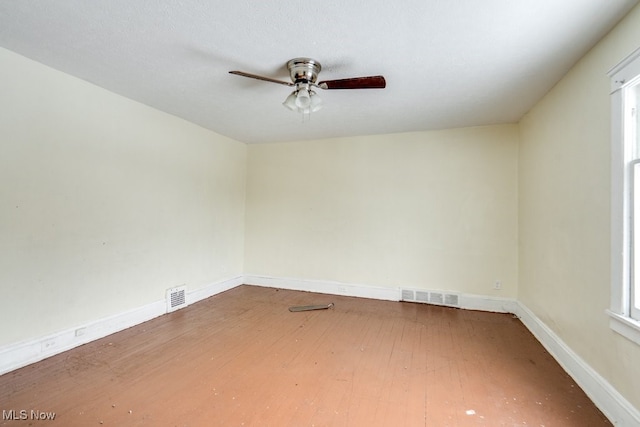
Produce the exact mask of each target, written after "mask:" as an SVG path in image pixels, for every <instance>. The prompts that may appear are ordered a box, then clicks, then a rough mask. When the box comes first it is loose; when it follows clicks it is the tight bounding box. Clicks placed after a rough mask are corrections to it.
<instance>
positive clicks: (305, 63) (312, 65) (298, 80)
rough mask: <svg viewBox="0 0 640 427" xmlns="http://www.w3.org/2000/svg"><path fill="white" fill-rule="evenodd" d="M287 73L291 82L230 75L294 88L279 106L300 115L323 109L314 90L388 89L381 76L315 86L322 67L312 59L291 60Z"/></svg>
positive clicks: (329, 81) (262, 77)
mask: <svg viewBox="0 0 640 427" xmlns="http://www.w3.org/2000/svg"><path fill="white" fill-rule="evenodd" d="M287 69H288V70H289V75H290V77H291V81H290V82H285V81H282V80H276V79H272V78H270V77H264V76H259V75H257V74H251V73H245V72H244V71H229V73H231V74H235V75H237V76H242V77H249V78H252V79H257V80H262V81H265V82H271V83H278V84H281V85H285V86H292V87H295V90H294V91H293V92H291V95H289V96H288V97H287V99H286V100H285V101H284V102H283V103H282V105H284V106H285V107H287V108H288V109H290V110H292V111H297V112H299V113H307V114H308V113H312V112H316V111H318V110H319V109H320V108H321V107H322V99H321V98H320V97H319V96H318V95H317V94H316V92H315V91H314V90H313V88H320V89H384V88H385V86H386V85H387V83H386V81H385V79H384V77H383V76H368V77H352V78H347V79H338V80H324V81H321V82H318V81H317V80H318V74H319V73H320V70H321V69H322V67H321V66H320V63H319V62H318V61H316V60H315V59H311V58H294V59H292V60H290V61H288V62H287Z"/></svg>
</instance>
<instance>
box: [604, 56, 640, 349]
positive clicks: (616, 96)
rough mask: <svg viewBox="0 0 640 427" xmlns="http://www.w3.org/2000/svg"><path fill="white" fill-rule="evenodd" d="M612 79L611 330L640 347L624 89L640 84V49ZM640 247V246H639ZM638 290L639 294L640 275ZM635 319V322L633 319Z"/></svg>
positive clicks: (618, 67)
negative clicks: (635, 299)
mask: <svg viewBox="0 0 640 427" xmlns="http://www.w3.org/2000/svg"><path fill="white" fill-rule="evenodd" d="M609 77H610V78H611V101H612V102H611V142H612V144H611V190H612V191H611V306H610V309H609V310H607V313H608V314H609V316H610V322H609V324H610V326H611V328H612V329H613V330H614V331H616V332H618V333H620V334H621V335H623V336H625V337H627V338H628V339H630V340H632V341H634V342H635V343H636V344H640V316H638V313H637V311H635V310H633V309H632V304H631V301H632V300H631V298H632V297H633V290H634V288H633V287H634V280H633V275H634V272H633V271H632V265H633V262H632V260H633V253H632V232H633V230H632V226H633V221H632V218H633V210H632V206H633V203H632V202H633V198H632V197H633V185H632V184H633V173H632V172H633V168H634V166H633V165H634V163H635V162H633V161H632V160H633V157H634V156H637V154H639V153H633V152H632V149H631V144H630V142H629V138H628V137H629V135H628V132H627V133H625V129H628V127H627V126H625V124H626V123H627V122H628V120H629V117H628V114H627V113H626V110H627V109H626V108H625V104H626V100H625V89H627V88H629V87H631V86H634V85H636V84H638V82H639V81H640V49H637V50H635V51H634V52H633V53H631V55H629V56H627V57H626V58H625V59H624V60H622V61H621V62H620V63H619V64H618V65H616V66H615V67H613V68H612V69H611V70H610V71H609ZM637 246H638V248H640V244H638V245H637ZM636 276H637V277H638V280H637V284H636V285H635V290H636V291H637V292H640V272H636ZM634 317H635V319H634Z"/></svg>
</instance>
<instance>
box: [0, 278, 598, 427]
mask: <svg viewBox="0 0 640 427" xmlns="http://www.w3.org/2000/svg"><path fill="white" fill-rule="evenodd" d="M329 302H333V303H335V307H334V308H332V309H329V310H319V311H307V312H299V313H291V312H289V311H288V307H289V306H294V305H310V304H323V303H329ZM0 410H2V411H3V418H9V417H10V411H11V410H14V411H15V412H14V414H15V415H16V416H17V417H20V415H21V414H26V416H27V418H28V419H27V420H7V419H3V420H1V421H0V425H22V426H26V425H42V426H45V425H46V426H49V425H51V426H53V425H60V426H101V425H103V426H434V427H440V426H546V427H549V426H576V427H577V426H579V427H585V426H600V425H609V424H610V423H609V422H608V421H607V420H606V418H605V417H604V416H603V415H602V413H600V412H599V411H598V409H597V408H596V407H595V406H594V405H593V403H592V402H591V401H590V400H589V399H588V398H587V397H586V395H585V394H584V393H583V391H582V390H581V389H580V388H579V387H578V386H577V385H576V384H575V383H574V382H573V380H572V379H571V378H570V377H569V376H568V375H567V374H566V373H565V372H564V371H563V370H562V369H561V368H560V366H559V365H558V364H557V363H556V362H555V361H554V360H553V358H552V357H551V356H550V355H549V354H548V353H547V352H546V351H545V350H544V349H543V347H542V346H541V345H540V344H539V343H538V342H537V341H536V340H535V339H534V338H533V336H532V335H531V334H530V333H529V332H528V331H527V330H526V328H525V327H524V326H523V325H522V323H521V322H520V321H519V320H518V319H516V318H514V317H513V316H512V315H509V314H495V313H483V312H477V311H466V310H457V309H452V308H445V307H437V306H430V305H424V304H412V303H399V302H390V301H377V300H368V299H359V298H352V297H345V296H330V295H321V294H313V293H307V292H295V291H286V290H277V289H270V288H261V287H255V286H240V287H237V288H235V289H232V290H230V291H227V292H224V293H222V294H219V295H216V296H214V297H212V298H209V299H207V300H205V301H201V302H199V303H196V304H193V305H191V306H189V307H187V308H185V309H182V310H180V311H177V312H174V313H171V314H168V315H165V316H161V317H159V318H157V319H154V320H152V321H149V322H146V323H144V324H141V325H138V326H136V327H134V328H130V329H127V330H125V331H122V332H119V333H117V334H114V335H111V336H109V337H106V338H104V339H101V340H98V341H95V342H92V343H90V344H87V345H84V346H81V347H78V348H76V349H73V350H71V351H68V352H65V353H62V354H60V355H57V356H54V357H52V358H49V359H47V360H44V361H42V362H39V363H36V364H33V365H30V366H27V367H25V368H22V369H19V370H16V371H13V372H10V373H8V374H5V375H3V376H0ZM22 410H24V411H26V412H24V413H21V412H20V411H22ZM32 410H34V411H42V412H55V414H56V417H55V420H54V421H43V420H33V419H31V411H32Z"/></svg>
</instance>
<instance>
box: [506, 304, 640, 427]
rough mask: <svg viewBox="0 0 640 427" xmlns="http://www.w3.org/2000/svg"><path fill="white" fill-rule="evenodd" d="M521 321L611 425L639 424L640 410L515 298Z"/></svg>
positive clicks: (517, 312)
mask: <svg viewBox="0 0 640 427" xmlns="http://www.w3.org/2000/svg"><path fill="white" fill-rule="evenodd" d="M515 314H517V315H518V316H520V319H521V321H522V323H523V324H524V325H525V326H526V327H527V329H529V331H531V333H532V334H533V335H534V336H535V337H536V338H537V339H538V341H540V343H541V344H542V345H543V346H544V348H545V349H546V350H547V351H548V352H549V353H550V354H551V355H552V356H553V357H554V358H555V359H556V361H557V362H558V363H559V364H560V366H562V368H563V369H564V370H565V371H566V372H567V373H568V374H569V375H571V377H572V378H573V379H574V381H575V382H576V383H577V384H578V385H579V386H580V387H581V388H582V389H583V390H584V392H585V393H586V394H587V396H589V398H590V399H591V400H592V401H593V403H594V404H595V405H596V406H597V407H598V409H600V410H601V411H602V413H603V414H604V415H605V416H606V417H607V418H608V419H609V421H611V422H612V423H613V424H614V425H619V426H639V425H640V411H638V409H636V408H635V407H634V406H633V405H632V404H631V403H630V402H629V401H628V400H626V399H625V398H624V396H622V395H621V394H620V393H619V392H618V391H617V390H616V389H615V388H614V387H613V386H612V385H611V384H610V383H609V382H608V381H607V380H605V379H604V378H603V377H602V376H600V374H598V373H597V372H596V371H595V370H594V369H593V368H592V367H591V366H589V365H588V364H587V363H586V362H585V361H584V360H583V359H582V358H581V357H580V356H578V355H577V354H576V353H575V352H574V351H573V350H571V348H570V347H569V346H567V344H566V343H565V342H564V341H562V340H561V339H560V337H558V336H557V335H556V334H555V332H553V331H552V330H551V329H550V328H549V327H548V326H547V325H546V324H544V323H543V322H542V321H541V320H540V319H539V318H538V317H537V316H536V315H535V314H534V313H533V312H532V311H531V310H529V309H528V308H527V307H526V306H525V305H524V304H522V303H521V302H518V309H517V311H516V313H515Z"/></svg>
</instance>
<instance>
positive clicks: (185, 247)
mask: <svg viewBox="0 0 640 427" xmlns="http://www.w3.org/2000/svg"><path fill="white" fill-rule="evenodd" d="M0 63H1V64H2V66H1V67H0V93H1V94H2V95H1V96H0V129H1V135H0V138H1V141H0V284H1V290H2V309H1V310H0V323H1V324H2V325H3V326H2V327H1V328H0V345H3V344H8V343H13V342H16V341H22V340H25V339H33V338H38V337H41V336H43V335H45V334H48V333H52V332H58V331H60V330H63V329H65V328H71V327H75V326H78V325H82V324H84V323H86V322H88V321H94V320H97V319H100V318H103V317H105V316H111V315H114V314H119V313H122V312H124V311H127V310H130V309H134V308H138V307H140V306H143V305H145V304H149V303H152V302H155V301H161V300H162V299H164V297H165V290H166V289H167V288H170V287H173V286H179V285H184V284H186V285H187V287H188V289H189V290H194V289H198V288H201V287H203V286H205V285H207V284H210V283H212V282H216V281H220V280H223V279H227V278H230V277H234V276H238V275H241V274H242V260H243V251H244V248H243V244H244V210H245V206H244V200H245V195H244V187H245V172H246V171H245V165H246V146H245V145H244V144H241V143H239V142H235V141H232V140H229V139H227V138H224V137H221V136H219V135H217V134H215V133H213V132H210V131H207V130H205V129H202V128H200V127H198V126H195V125H193V124H190V123H187V122H185V121H183V120H180V119H178V118H176V117H173V116H170V115H167V114H163V113H161V112H159V111H156V110H153V109H151V108H149V107H146V106H144V105H141V104H138V103H136V102H133V101H130V100H128V99H125V98H123V97H120V96H118V95H115V94H113V93H110V92H107V91H105V90H103V89H100V88H97V87H95V86H93V85H91V84H88V83H86V82H83V81H81V80H78V79H75V78H73V77H70V76H68V75H65V74H63V73H60V72H57V71H54V70H52V69H49V68H47V67H44V66H42V65H41V64H38V63H35V62H33V61H30V60H27V59H25V58H23V57H20V56H18V55H15V54H13V53H12V52H9V51H6V50H3V49H0Z"/></svg>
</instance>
